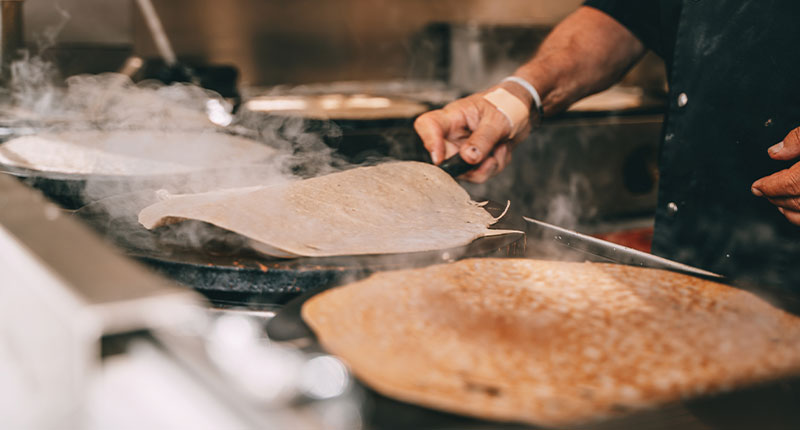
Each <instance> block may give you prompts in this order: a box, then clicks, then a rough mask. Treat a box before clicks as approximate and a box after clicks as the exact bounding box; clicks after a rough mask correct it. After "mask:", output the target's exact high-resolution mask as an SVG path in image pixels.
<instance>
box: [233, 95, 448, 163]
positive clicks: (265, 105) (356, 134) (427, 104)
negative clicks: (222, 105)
mask: <svg viewBox="0 0 800 430" xmlns="http://www.w3.org/2000/svg"><path fill="white" fill-rule="evenodd" d="M419 88H420V87H417V86H414V85H410V86H408V85H407V86H401V85H394V86H393V85H379V84H371V83H361V84H359V83H335V84H330V85H327V86H326V85H321V84H320V85H313V86H305V87H296V88H290V89H283V88H275V89H271V90H267V91H266V92H262V93H261V94H258V93H256V94H252V95H250V96H249V97H246V101H245V102H244V103H243V104H242V107H241V109H240V112H239V115H240V117H241V121H242V125H244V126H246V127H248V128H251V129H256V130H263V132H264V134H267V135H277V137H278V138H279V139H281V140H284V141H288V142H292V143H294V144H296V146H303V141H304V139H306V138H307V137H306V136H308V135H311V136H316V137H317V138H318V139H319V140H321V141H322V142H324V144H325V145H326V146H327V147H330V148H332V149H333V150H334V151H335V154H336V155H338V156H340V157H343V158H344V159H345V160H346V161H349V162H352V163H355V164H360V163H363V162H365V161H370V160H374V159H381V158H386V157H388V158H392V159H397V160H417V161H420V160H425V159H426V158H425V157H426V156H427V155H426V152H425V150H424V147H423V146H422V144H421V142H420V140H419V137H418V136H417V134H416V132H415V131H414V120H415V119H416V117H417V116H418V115H420V114H422V113H424V112H426V111H428V110H429V109H431V107H433V106H437V105H436V104H435V103H433V102H431V101H429V100H427V99H426V97H425V92H424V90H420V89H419ZM403 91H408V93H404V92H403ZM440 92H441V91H440V90H436V89H435V88H434V91H432V94H434V97H433V99H437V100H438V99H441V98H443V96H441V95H438V94H439V93H440ZM444 98H449V97H444ZM301 131H302V133H301Z"/></svg>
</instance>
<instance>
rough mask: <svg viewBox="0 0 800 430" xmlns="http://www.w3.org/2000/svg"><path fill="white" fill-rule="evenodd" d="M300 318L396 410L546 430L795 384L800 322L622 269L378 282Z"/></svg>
mask: <svg viewBox="0 0 800 430" xmlns="http://www.w3.org/2000/svg"><path fill="white" fill-rule="evenodd" d="M302 316H303V319H304V320H305V321H306V322H307V323H308V324H309V326H310V327H311V328H312V329H313V331H314V332H315V333H316V335H317V337H318V339H319V341H320V342H321V344H322V345H323V347H324V348H325V349H326V350H327V351H328V352H330V353H333V354H337V355H339V356H341V357H342V358H343V359H344V360H345V361H346V362H347V363H348V364H349V365H350V366H351V367H352V370H353V371H354V373H355V374H356V375H357V376H358V377H359V378H360V379H361V380H362V381H364V382H365V383H366V384H367V385H369V386H371V387H372V388H374V389H375V390H377V391H379V392H381V393H383V394H385V395H387V396H391V397H395V398H397V399H400V400H404V401H407V402H412V403H418V404H421V405H424V406H429V407H433V408H440V409H444V410H447V411H452V412H456V413H461V414H466V415H472V416H476V417H481V418H488V419H495V420H503V421H521V422H527V423H533V424H537V425H545V426H565V425H573V424H578V423H583V422H586V421H591V420H597V419H601V418H607V417H610V416H614V415H619V414H621V413H623V412H626V411H632V410H639V409H643V408H649V407H655V406H659V405H664V404H667V403H670V402H675V401H678V400H680V399H682V398H685V397H692V396H698V395H702V394H710V393H716V392H720V391H724V390H728V389H732V388H735V387H739V386H743V385H747V384H752V383H755V382H759V381H767V380H773V379H777V378H781V377H785V376H789V375H793V374H797V373H798V371H800V318H797V317H795V316H793V315H791V314H788V313H785V312H783V311H781V310H779V309H777V308H775V307H773V306H772V305H770V304H768V303H767V302H765V301H763V300H761V299H759V298H758V297H756V296H754V295H752V294H750V293H747V292H744V291H741V290H738V289H735V288H732V287H728V286H725V285H721V284H717V283H713V282H709V281H704V280H700V279H697V278H693V277H690V276H686V275H682V274H678V273H673V272H667V271H662V270H655V269H645V268H638V267H630V266H623V265H614V264H594V263H567V262H555V261H537V260H522V259H472V260H464V261H460V262H457V263H453V264H444V265H436V266H431V267H427V268H423V269H413V270H402V271H394V272H381V273H376V274H374V275H372V276H371V277H369V278H367V279H365V280H362V281H359V282H356V283H353V284H350V285H347V286H344V287H339V288H335V289H332V290H328V291H325V292H323V293H321V294H319V295H317V296H315V297H312V298H311V299H310V300H309V301H307V302H306V303H305V304H304V306H303V308H302Z"/></svg>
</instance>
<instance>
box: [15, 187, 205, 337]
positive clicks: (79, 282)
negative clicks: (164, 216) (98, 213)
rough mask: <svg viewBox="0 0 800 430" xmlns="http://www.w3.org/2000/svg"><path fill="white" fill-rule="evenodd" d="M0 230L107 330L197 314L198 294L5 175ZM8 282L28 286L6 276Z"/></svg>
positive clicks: (21, 279) (171, 320)
mask: <svg viewBox="0 0 800 430" xmlns="http://www.w3.org/2000/svg"><path fill="white" fill-rule="evenodd" d="M0 232H2V233H4V235H5V236H6V237H7V238H8V241H7V243H6V244H7V246H11V243H14V244H16V245H17V246H18V247H19V249H18V250H17V252H14V251H12V250H8V251H7V252H9V254H10V255H16V256H20V255H22V254H23V253H24V254H27V255H29V256H30V258H33V259H35V261H36V262H37V265H38V266H39V268H38V270H39V271H42V272H45V273H49V274H51V275H52V276H54V277H56V278H57V279H58V280H59V282H60V283H62V284H63V285H65V286H67V288H68V291H67V292H66V293H65V294H68V295H70V296H72V297H74V298H75V300H78V301H79V302H80V303H81V304H82V306H83V308H84V309H85V311H86V312H87V313H90V314H92V315H93V317H94V318H96V319H97V320H98V324H99V327H100V329H101V330H102V332H103V333H105V334H110V333H115V332H124V331H130V330H138V329H145V328H149V327H155V326H159V325H162V324H169V323H171V322H178V321H180V320H181V319H182V318H185V317H191V313H192V310H191V309H192V307H193V306H194V305H196V304H199V303H201V300H200V299H199V296H198V295H196V294H195V293H193V292H191V291H189V290H187V289H185V288H182V287H179V286H176V285H175V284H172V283H171V282H169V281H167V280H165V279H163V278H161V277H159V276H156V275H154V274H152V273H150V272H148V271H147V270H145V269H144V268H143V267H142V266H139V265H138V264H136V263H134V262H132V261H130V260H128V259H127V258H125V257H123V256H121V255H120V254H118V252H117V251H116V250H115V249H114V248H112V247H111V246H110V245H108V244H106V243H104V242H103V241H102V240H101V239H100V238H99V237H97V236H95V234H94V233H93V232H91V231H90V230H89V229H88V228H87V227H85V226H84V225H82V224H80V223H79V222H78V221H77V220H75V219H72V218H70V217H67V216H64V214H63V213H62V212H61V210H60V209H59V208H58V207H57V206H56V205H55V204H53V203H50V202H49V201H47V200H46V199H45V198H44V196H43V195H42V194H41V193H40V192H38V191H34V190H32V189H30V188H28V187H26V186H25V185H23V184H22V183H20V182H19V181H18V180H17V179H15V178H13V177H11V176H7V175H0ZM4 286H6V287H8V288H25V287H26V285H25V281H24V280H23V278H20V279H18V280H15V278H13V277H10V278H9V277H8V276H7V274H6V276H5V282H4Z"/></svg>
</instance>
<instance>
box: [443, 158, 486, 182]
mask: <svg viewBox="0 0 800 430" xmlns="http://www.w3.org/2000/svg"><path fill="white" fill-rule="evenodd" d="M439 167H441V168H442V170H444V171H445V172H447V174H448V175H450V176H452V177H454V178H456V177H459V176H461V175H463V174H464V173H467V172H469V171H470V170H472V169H474V168H476V167H478V164H469V163H467V162H466V161H464V159H463V158H461V155H460V154H456V155H454V156H452V157H450V158H448V159H447V160H444V161H443V162H442V164H440V165H439Z"/></svg>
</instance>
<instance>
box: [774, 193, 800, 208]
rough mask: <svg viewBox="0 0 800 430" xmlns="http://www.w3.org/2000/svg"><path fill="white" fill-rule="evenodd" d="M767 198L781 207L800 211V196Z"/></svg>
mask: <svg viewBox="0 0 800 430" xmlns="http://www.w3.org/2000/svg"><path fill="white" fill-rule="evenodd" d="M767 200H769V202H770V203H772V204H773V205H775V206H777V207H779V208H784V209H789V210H793V211H800V196H799V197H773V198H768V199H767Z"/></svg>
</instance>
